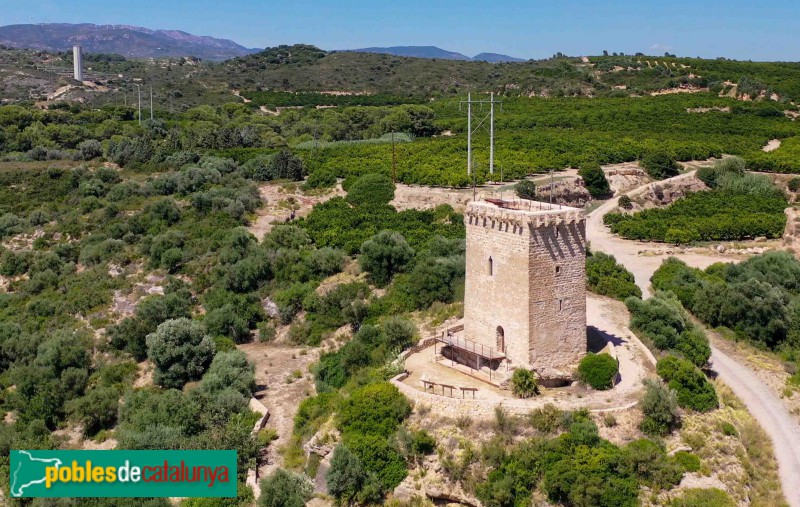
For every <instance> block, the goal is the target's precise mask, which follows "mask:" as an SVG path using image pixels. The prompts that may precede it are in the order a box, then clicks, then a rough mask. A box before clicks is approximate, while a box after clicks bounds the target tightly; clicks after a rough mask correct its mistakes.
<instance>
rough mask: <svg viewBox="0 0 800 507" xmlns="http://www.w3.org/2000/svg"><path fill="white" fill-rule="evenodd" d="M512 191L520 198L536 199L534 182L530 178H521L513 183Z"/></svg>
mask: <svg viewBox="0 0 800 507" xmlns="http://www.w3.org/2000/svg"><path fill="white" fill-rule="evenodd" d="M514 191H515V192H516V193H517V196H518V197H519V198H520V199H530V200H535V199H536V184H535V183H534V182H532V181H530V180H522V181H520V182H518V183H517V184H516V185H514Z"/></svg>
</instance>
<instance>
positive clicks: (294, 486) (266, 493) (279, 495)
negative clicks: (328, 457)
mask: <svg viewBox="0 0 800 507" xmlns="http://www.w3.org/2000/svg"><path fill="white" fill-rule="evenodd" d="M313 492H314V488H313V487H312V486H311V483H310V482H309V480H308V479H307V478H306V477H304V476H302V475H299V474H295V473H292V472H287V471H286V470H284V469H282V468H279V469H277V470H276V471H275V472H273V473H272V474H270V475H268V476H267V477H265V478H264V480H262V481H261V496H259V497H258V507H304V506H305V504H306V501H308V500H309V499H310V498H311V495H312V493H313Z"/></svg>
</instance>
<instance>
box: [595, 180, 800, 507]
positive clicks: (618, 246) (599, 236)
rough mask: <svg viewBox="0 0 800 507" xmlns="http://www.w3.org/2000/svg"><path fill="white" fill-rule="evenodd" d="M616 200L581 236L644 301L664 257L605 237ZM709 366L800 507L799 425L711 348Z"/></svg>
mask: <svg viewBox="0 0 800 507" xmlns="http://www.w3.org/2000/svg"><path fill="white" fill-rule="evenodd" d="M691 174H693V172H690V173H686V174H682V175H680V176H676V177H675V178H673V179H679V178H687V177H689V176H690V175H691ZM637 190H638V189H636V190H633V191H632V192H629V193H634V192H636V191H637ZM616 201H617V200H616V199H611V200H610V201H609V202H607V203H605V204H603V205H602V206H600V207H599V208H597V209H596V210H594V211H593V212H592V213H591V214H590V215H589V217H588V218H587V220H586V236H587V238H588V240H589V242H590V243H591V248H592V250H594V251H602V252H606V253H609V254H612V255H614V256H615V257H616V258H617V261H618V262H620V263H621V264H623V265H624V266H625V267H626V268H627V269H628V270H629V271H631V272H632V273H633V275H634V277H635V278H636V284H637V285H638V286H639V287H640V288H641V289H642V292H643V294H644V296H645V297H647V296H649V294H650V277H651V276H652V274H653V272H654V271H655V270H656V269H658V266H660V265H661V262H662V261H663V260H664V259H665V258H667V257H668V256H669V255H667V254H663V253H662V254H656V253H646V252H647V251H648V250H650V251H651V252H652V251H653V250H655V249H654V248H653V247H652V245H650V246H648V245H647V244H645V243H637V242H634V241H628V240H625V239H622V238H620V237H618V236H614V235H613V234H611V233H610V231H609V230H608V229H607V228H606V227H605V226H604V225H603V215H605V214H606V213H608V212H609V211H611V210H612V209H614V208H615V207H616V204H617V202H616ZM640 252H643V253H640ZM673 256H675V257H678V258H680V259H681V260H683V261H684V262H686V263H687V264H688V265H690V266H694V267H698V268H705V267H707V266H709V265H711V264H713V263H715V262H720V261H723V262H724V261H731V260H733V261H737V260H740V259H741V258H734V257H725V256H719V255H710V254H709V255H705V254H701V253H688V254H675V255H673ZM711 363H712V366H713V368H714V370H715V371H716V372H717V373H718V374H719V378H720V379H721V380H722V381H723V382H725V383H726V384H727V385H728V386H730V387H731V389H732V390H733V392H734V393H736V396H738V397H739V398H740V399H741V400H742V401H743V402H744V404H745V405H746V406H747V409H748V410H749V411H750V413H751V414H753V416H754V417H755V418H756V420H757V421H758V422H759V424H760V425H761V427H762V428H764V430H765V431H766V432H767V434H768V435H769V436H770V438H771V439H772V443H773V446H774V448H775V458H776V459H777V461H778V467H779V472H780V477H781V484H782V486H783V493H784V496H785V497H786V500H787V501H788V502H789V505H791V506H792V507H800V426H798V425H797V424H796V423H795V422H794V420H793V419H792V417H791V415H790V414H789V412H788V411H787V410H786V407H785V406H784V404H783V403H782V402H781V400H780V399H778V397H777V396H776V395H775V394H774V393H773V391H772V390H770V388H769V387H768V386H767V385H766V384H764V383H763V382H762V381H761V380H759V379H758V377H756V375H755V374H754V373H753V372H751V371H750V370H748V369H747V368H746V367H745V366H743V365H742V364H740V363H738V362H736V361H735V360H734V359H732V358H731V357H730V356H728V355H726V354H725V353H723V352H722V351H720V350H719V349H717V348H715V347H713V346H712V355H711Z"/></svg>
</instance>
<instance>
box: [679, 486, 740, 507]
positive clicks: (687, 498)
mask: <svg viewBox="0 0 800 507" xmlns="http://www.w3.org/2000/svg"><path fill="white" fill-rule="evenodd" d="M668 505H669V507H736V505H737V504H736V502H735V501H734V500H733V499H732V498H731V497H730V495H728V494H727V493H726V492H724V491H722V490H721V489H717V488H707V489H700V488H690V489H685V490H683V492H682V493H681V495H680V496H679V497H677V498H673V499H672V500H670V502H669V504H668Z"/></svg>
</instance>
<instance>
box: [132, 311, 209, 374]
mask: <svg viewBox="0 0 800 507" xmlns="http://www.w3.org/2000/svg"><path fill="white" fill-rule="evenodd" d="M146 342H147V357H148V358H150V360H151V361H153V363H154V364H155V365H156V371H155V375H154V377H153V380H154V381H155V383H156V384H159V385H161V386H163V387H168V388H175V389H180V388H181V387H183V385H184V384H185V383H186V382H188V381H190V380H197V379H199V378H200V377H201V376H202V375H203V373H204V372H205V371H206V368H208V365H209V364H210V363H211V360H212V358H213V357H214V341H213V340H212V339H211V337H210V336H208V335H206V334H205V330H204V329H203V327H202V326H201V325H200V324H199V323H198V322H195V321H193V320H190V319H186V318H181V319H173V320H168V321H166V322H163V323H161V324H159V326H158V328H157V329H156V330H155V332H153V333H151V334H149V335H147V338H146Z"/></svg>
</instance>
